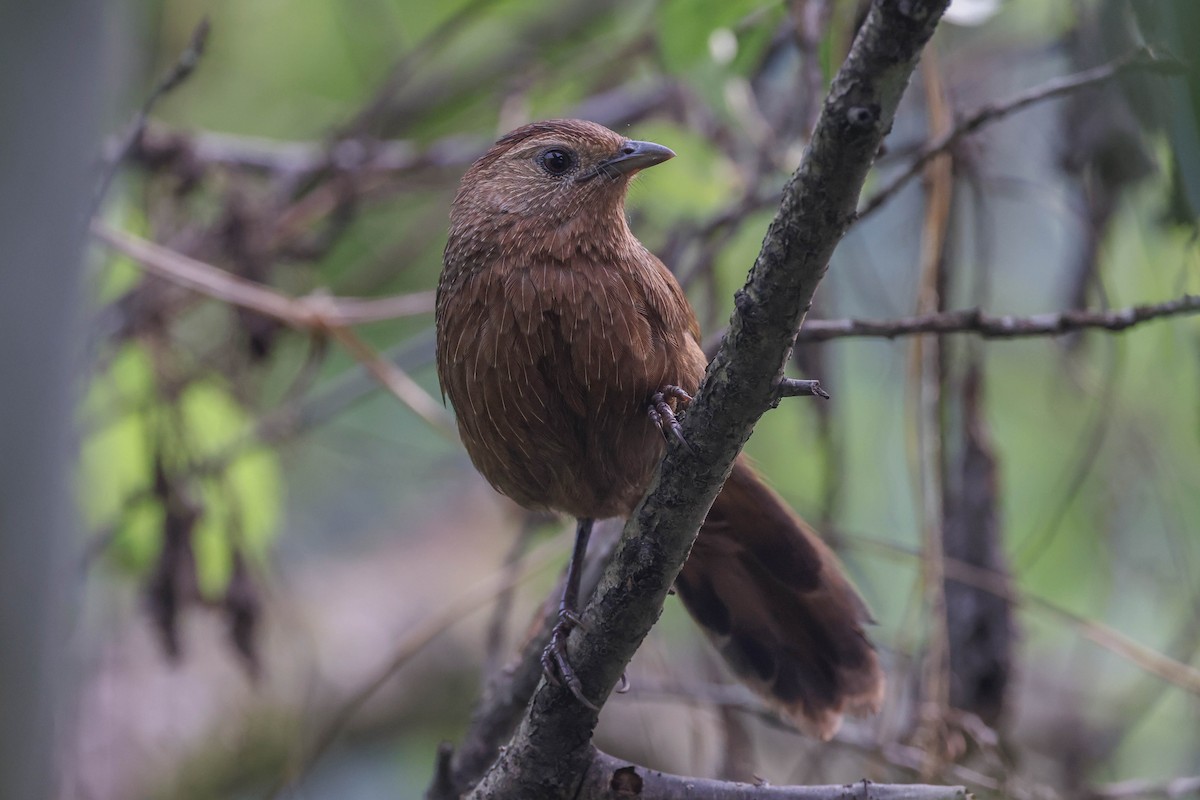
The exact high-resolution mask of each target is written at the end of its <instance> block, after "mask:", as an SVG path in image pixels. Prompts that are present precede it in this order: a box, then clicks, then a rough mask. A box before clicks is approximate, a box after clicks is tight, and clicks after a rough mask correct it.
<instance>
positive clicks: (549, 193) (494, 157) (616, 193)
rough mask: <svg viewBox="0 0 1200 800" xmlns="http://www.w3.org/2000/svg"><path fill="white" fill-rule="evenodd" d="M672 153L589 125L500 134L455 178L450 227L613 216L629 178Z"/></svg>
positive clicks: (547, 124)
mask: <svg viewBox="0 0 1200 800" xmlns="http://www.w3.org/2000/svg"><path fill="white" fill-rule="evenodd" d="M674 155H675V153H673V152H672V151H671V150H670V149H669V148H666V147H663V146H662V145H660V144H654V143H653V142H641V141H636V140H633V139H626V138H625V137H623V136H621V135H620V134H618V133H615V132H613V131H610V130H609V129H608V128H605V127H604V126H603V125H597V124H596V123H594V122H585V121H583V120H575V119H555V120H546V121H544V122H535V123H532V124H530V125H526V126H524V127H521V128H518V129H516V130H515V131H513V132H511V133H509V134H508V135H506V136H504V137H503V138H502V139H500V141H498V142H496V144H495V145H493V146H492V147H491V149H489V150H488V151H487V152H486V153H484V155H483V156H481V157H480V159H479V160H478V161H476V162H475V163H474V165H472V166H471V168H470V169H469V170H468V171H467V173H466V175H464V176H463V180H462V184H461V186H460V187H459V190H458V195H457V196H456V197H455V200H454V208H453V210H452V212H451V221H452V226H456V225H458V224H467V225H471V226H480V225H484V226H486V225H487V223H488V222H491V223H493V224H496V225H499V226H502V227H509V226H511V225H518V226H521V227H528V226H530V225H536V226H538V227H540V228H546V229H554V228H559V227H562V226H564V225H568V224H570V223H572V222H579V221H581V220H584V221H585V220H587V219H588V218H595V217H598V216H599V217H604V218H607V217H608V216H609V214H611V213H613V212H615V213H617V214H621V212H622V211H623V207H624V200H625V192H626V190H627V188H628V186H629V180H630V178H632V177H633V176H634V175H635V174H637V173H638V172H639V171H640V170H643V169H645V168H646V167H650V166H653V165H655V164H659V163H662V162H663V161H666V160H667V159H669V158H672V157H673V156H674Z"/></svg>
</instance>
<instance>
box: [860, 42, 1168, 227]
mask: <svg viewBox="0 0 1200 800" xmlns="http://www.w3.org/2000/svg"><path fill="white" fill-rule="evenodd" d="M1182 68H1183V65H1182V64H1181V63H1180V62H1178V61H1176V60H1175V59H1172V58H1164V57H1160V56H1157V55H1155V54H1154V52H1153V51H1152V50H1151V49H1150V48H1148V47H1141V48H1138V49H1137V50H1134V51H1133V52H1132V53H1129V54H1128V55H1125V56H1123V57H1122V58H1118V59H1117V60H1116V61H1113V62H1111V63H1108V64H1101V65H1100V66H1098V67H1093V68H1091V69H1086V70H1084V71H1082V72H1077V73H1075V74H1074V75H1067V76H1065V77H1062V78H1056V79H1054V80H1052V81H1048V82H1046V83H1044V84H1042V85H1041V86H1036V87H1034V88H1032V89H1029V90H1026V91H1024V92H1021V93H1020V94H1017V95H1015V96H1013V97H1010V98H1008V99H1007V100H1002V101H999V102H996V103H988V104H987V105H984V106H981V107H980V108H978V109H976V110H975V111H974V112H972V113H971V114H970V115H969V116H967V117H966V119H964V120H963V121H962V122H960V123H959V124H958V125H956V126H954V127H953V128H952V129H950V130H949V131H947V132H946V133H944V134H942V135H941V136H939V137H938V138H936V139H934V140H933V141H932V142H930V143H929V144H928V145H926V146H925V148H924V149H922V150H921V152H920V153H919V154H918V155H917V157H916V158H914V159H913V160H912V161H911V162H910V163H909V164H908V165H907V166H906V167H905V168H904V171H903V172H901V173H900V174H899V175H897V176H896V177H894V178H892V180H891V181H889V182H888V183H887V185H885V186H884V187H883V188H882V189H880V190H879V191H877V192H876V193H875V194H874V195H872V196H871V198H870V199H869V200H867V202H866V203H864V204H863V207H862V208H861V209H860V210H859V212H858V218H859V219H862V218H863V217H866V216H869V215H870V214H873V213H874V212H875V211H878V210H879V208H880V206H882V205H883V204H884V203H886V202H887V201H888V200H889V199H891V197H892V196H893V195H895V194H896V193H897V192H898V191H900V190H901V189H902V188H904V186H905V185H906V184H907V183H908V182H909V181H911V180H912V179H913V178H915V177H916V176H917V175H920V174H921V170H923V169H924V168H925V165H926V164H928V163H929V162H930V161H931V160H933V159H934V158H935V157H937V156H938V155H940V154H942V153H945V152H947V151H949V150H950V149H951V148H953V147H954V146H955V145H956V144H958V143H959V142H960V141H962V140H963V139H964V138H965V137H967V136H969V135H970V134H972V133H974V132H975V131H977V130H979V129H980V128H982V127H983V126H984V125H987V124H989V123H992V122H995V121H996V120H999V119H1003V118H1004V117H1007V116H1008V115H1009V114H1012V113H1015V112H1017V111H1021V110H1022V109H1025V108H1027V107H1029V106H1031V105H1034V104H1035V103H1040V102H1042V101H1044V100H1052V99H1054V98H1056V97H1061V96H1062V95H1064V94H1069V93H1071V92H1075V91H1078V90H1080V89H1083V88H1086V87H1088V86H1094V85H1096V84H1098V83H1104V82H1105V81H1109V80H1112V79H1113V78H1116V77H1117V76H1119V75H1123V74H1124V73H1126V72H1130V71H1132V70H1139V69H1141V70H1147V69H1149V70H1157V71H1160V72H1178V71H1180V70H1181V69H1182Z"/></svg>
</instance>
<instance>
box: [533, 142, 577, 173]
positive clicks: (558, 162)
mask: <svg viewBox="0 0 1200 800" xmlns="http://www.w3.org/2000/svg"><path fill="white" fill-rule="evenodd" d="M538 163H539V164H541V165H542V169H544V170H546V172H549V173H550V174H551V175H565V174H566V173H567V172H570V171H571V169H572V168H573V167H574V166H575V156H574V155H573V154H572V153H571V151H570V150H563V149H561V148H558V147H552V148H550V149H549V150H544V151H543V152H542V153H541V154H540V155H539V156H538Z"/></svg>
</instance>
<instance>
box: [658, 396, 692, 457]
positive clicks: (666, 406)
mask: <svg viewBox="0 0 1200 800" xmlns="http://www.w3.org/2000/svg"><path fill="white" fill-rule="evenodd" d="M669 400H675V401H676V402H677V403H678V404H679V405H681V406H686V405H687V404H688V403H690V402H692V396H691V395H690V394H688V393H687V392H686V391H684V390H683V389H682V388H680V387H678V386H675V385H674V384H670V383H668V384H667V385H666V386H663V387H662V388H661V389H659V390H658V391H657V392H655V393H654V394H652V395H650V406H649V408H648V409H647V410H646V413H647V414H648V415H649V417H650V421H651V422H652V423H654V426H655V427H656V428H658V429H659V430H660V431H662V434H663V436H664V437H666V436H667V435H668V433H670V434H671V435H673V436H674V437H675V438H676V439H678V440H679V443H680V444H682V445H683V446H684V447H686V448H687V450H688V452H689V453H693V454H694V452H695V451H693V450H692V446H691V445H690V444H688V443H687V439H685V438H683V426H681V425H680V424H679V419H678V418H677V417H676V416H675V409H674V408H672V407H671V403H670V402H669Z"/></svg>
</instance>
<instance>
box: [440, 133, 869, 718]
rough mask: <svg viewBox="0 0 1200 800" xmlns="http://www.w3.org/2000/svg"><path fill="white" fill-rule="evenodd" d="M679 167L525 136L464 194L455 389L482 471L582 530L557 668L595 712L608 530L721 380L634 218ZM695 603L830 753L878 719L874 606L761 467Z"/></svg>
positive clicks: (455, 271) (643, 146)
mask: <svg viewBox="0 0 1200 800" xmlns="http://www.w3.org/2000/svg"><path fill="white" fill-rule="evenodd" d="M674 155H675V154H674V153H673V152H671V150H669V149H667V148H666V147H663V146H661V145H658V144H653V143H651V142H639V141H633V140H630V139H626V138H624V137H622V136H620V135H619V134H617V133H614V132H613V131H610V130H608V129H607V128H604V127H602V126H600V125H597V124H594V123H591V122H583V121H580V120H550V121H546V122H537V123H534V124H531V125H526V126H525V127H523V128H519V129H517V130H515V131H513V132H512V133H510V134H508V135H507V136H505V137H503V138H502V139H500V140H499V141H498V142H497V143H496V144H495V146H493V147H492V148H491V149H490V150H488V151H487V153H485V154H484V155H483V156H482V157H481V158H480V159H479V160H478V161H476V162H475V164H474V165H473V166H472V167H471V168H470V169H469V170H468V171H467V173H466V175H465V176H464V177H463V179H462V184H461V185H460V187H459V190H458V194H457V196H456V197H455V198H454V204H453V206H452V208H451V211H450V236H449V240H448V242H447V244H446V251H445V263H444V269H443V271H442V275H441V280H440V281H439V283H438V292H437V367H438V376H439V378H440V380H441V385H442V391H443V393H444V395H447V396H449V399H450V402H451V403H452V404H453V406H454V409H455V412H456V414H457V417H458V428H459V431H460V433H461V434H462V439H463V443H464V444H465V445H466V448H467V452H468V453H469V454H470V456H471V460H472V461H473V462H474V464H475V466H476V467H477V468H478V469H479V471H480V472H481V473H483V475H484V477H486V478H487V479H488V480H489V481H490V482H491V484H492V485H493V486H494V487H495V488H496V489H497V490H498V491H500V492H502V493H503V494H505V495H508V496H509V497H510V498H512V499H513V500H515V501H516V502H517V503H520V504H521V505H523V506H525V507H527V508H532V509H550V510H554V511H561V512H565V513H567V514H571V515H573V516H574V517H576V518H577V519H578V521H579V525H578V528H577V533H576V541H575V554H574V557H573V558H572V561H571V564H570V566H569V567H568V573H567V574H568V577H567V585H566V588H565V591H564V594H563V602H562V605H561V607H560V619H559V624H558V626H557V627H556V628H555V631H554V635H553V637H552V640H551V644H550V646H549V647H548V648H547V650H546V655H545V656H544V657H543V664H544V665H545V666H546V668H547V675H548V677H549V678H550V679H551V680H554V681H555V682H557V681H558V680H559V678H560V677H561V678H562V679H563V680H564V681H565V682H566V683H567V684H568V685H569V686H570V687H571V689H572V690H573V691H574V692H575V694H576V696H577V697H579V699H580V700H581V701H582V702H584V703H586V704H588V705H589V706H591V703H589V702H588V701H587V699H586V698H585V697H584V696H583V694H582V692H581V690H580V687H579V683H578V679H577V678H575V676H574V673H573V671H572V670H571V666H570V664H569V662H568V661H567V659H566V650H565V644H566V638H567V636H568V635H569V633H570V631H571V629H572V628H573V627H574V626H575V624H576V620H577V616H576V613H575V612H576V608H577V606H576V603H577V602H578V598H577V595H578V591H579V590H578V585H579V569H580V564H581V562H582V559H583V555H584V552H585V551H586V549H587V540H588V536H589V534H590V531H591V526H592V521H593V520H595V519H598V518H603V517H613V516H628V515H629V514H630V512H631V511H632V510H633V508H634V506H635V505H636V504H637V502H638V501H639V500H640V498H641V496H642V494H643V493H644V492H645V489H646V486H647V485H648V483H649V481H650V478H651V475H652V473H653V471H654V469H655V467H656V466H657V465H658V462H659V460H660V459H661V458H662V455H663V453H664V450H665V447H666V443H665V436H664V433H665V432H667V431H672V432H674V433H675V434H676V435H678V431H679V427H678V423H677V421H676V420H675V417H674V413H673V412H674V411H675V410H676V409H679V408H680V407H681V406H682V405H684V404H686V402H687V400H688V399H690V394H689V393H691V392H695V391H696V389H697V387H698V386H699V384H700V380H701V378H702V377H703V376H704V371H705V367H706V364H707V359H706V358H705V356H704V352H703V351H702V350H701V349H700V344H699V342H700V329H699V325H698V323H697V321H696V315H695V313H694V312H693V311H692V308H691V306H690V305H689V304H688V301H687V298H686V297H685V296H684V293H683V290H682V288H681V287H680V286H679V283H678V282H677V281H676V280H675V278H674V276H673V275H672V274H671V273H670V271H669V270H668V269H667V268H666V267H665V266H664V265H663V263H662V262H661V261H659V260H658V258H656V257H655V256H654V255H653V254H651V253H650V252H649V251H648V250H647V249H646V248H645V247H644V246H643V245H642V243H641V242H639V241H638V240H637V238H636V237H635V236H634V235H633V233H632V232H631V231H630V230H629V225H628V222H627V221H626V218H625V194H626V190H627V189H628V186H629V181H630V179H631V178H632V177H633V176H634V175H635V174H636V173H637V172H638V171H639V170H642V169H644V168H646V167H650V166H653V165H655V164H658V163H661V162H663V161H666V160H667V159H669V158H672V157H673V156H674ZM675 587H676V590H677V593H678V595H679V597H680V598H681V599H682V601H683V603H684V605H685V606H686V607H687V609H688V611H689V612H691V614H692V616H693V617H694V618H695V619H696V621H697V622H699V623H700V625H701V626H702V627H703V628H704V629H705V631H706V632H707V633H708V635H709V636H710V637H711V639H712V641H713V642H714V643H715V644H716V646H717V648H718V649H719V650H720V652H721V653H722V654H723V655H724V656H725V658H726V659H727V660H728V661H729V663H730V664H731V665H732V667H733V668H734V670H735V671H736V672H737V674H738V675H739V676H740V677H741V678H742V679H743V680H745V681H746V682H747V684H748V685H749V686H751V687H752V688H753V689H755V690H756V691H757V692H759V693H760V694H761V695H762V696H763V697H764V698H766V699H767V700H768V701H769V702H770V703H772V704H773V705H774V706H776V707H778V708H780V709H781V710H782V711H784V712H785V713H786V714H787V715H788V716H789V717H790V718H791V719H792V720H794V721H795V722H796V723H797V724H799V725H800V726H801V727H803V728H805V729H807V730H809V731H812V732H814V733H815V734H817V735H819V736H821V737H822V738H828V737H830V736H832V735H833V733H834V732H835V731H836V730H837V728H838V726H839V724H840V722H841V718H842V714H843V712H849V713H852V714H861V713H865V712H868V711H876V710H878V707H879V704H880V702H881V700H882V696H883V675H882V672H881V670H880V668H879V662H878V659H877V658H876V654H875V650H874V648H873V647H872V646H871V643H870V642H869V641H868V640H867V638H866V636H865V634H864V633H863V624H864V623H865V622H867V621H868V620H869V614H868V612H867V609H866V606H865V605H864V603H863V601H862V600H861V599H860V598H859V596H858V594H857V593H856V592H855V590H854V588H853V587H852V586H851V585H850V582H849V581H848V580H847V579H846V577H845V576H844V575H843V573H842V570H841V567H840V565H839V564H838V561H837V559H836V557H835V556H834V555H833V553H832V552H831V551H830V550H829V548H828V547H826V546H825V544H824V543H823V542H821V541H820V539H818V538H817V537H816V535H815V534H814V533H813V532H812V531H811V530H810V529H809V528H808V527H807V526H806V525H805V524H804V522H802V521H801V520H800V519H799V518H798V517H797V516H796V515H795V514H794V513H793V512H792V511H791V510H790V509H789V508H788V507H787V506H786V505H785V504H784V503H783V501H782V500H781V499H780V498H779V497H778V495H776V494H775V493H774V492H773V491H771V490H770V489H769V488H768V487H767V486H766V485H765V484H764V483H763V482H762V480H761V479H760V478H759V477H758V476H757V475H756V474H755V473H754V471H753V470H752V469H751V467H750V466H749V464H748V463H747V461H746V460H745V458H739V459H738V461H737V463H736V464H735V466H734V468H733V473H732V474H731V475H730V477H729V480H728V481H727V482H726V484H725V487H724V488H723V489H722V491H721V493H720V495H719V496H718V497H717V499H716V502H715V503H714V504H713V506H712V510H711V511H710V512H709V514H708V518H707V519H706V520H705V522H704V525H703V527H702V528H701V529H700V533H699V536H698V537H697V539H696V543H695V545H694V547H693V548H692V552H691V555H690V556H689V557H688V560H687V563H686V564H685V565H684V567H683V571H682V572H681V573H680V575H679V577H678V579H677V580H676V583H675ZM556 673H557V674H556Z"/></svg>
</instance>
